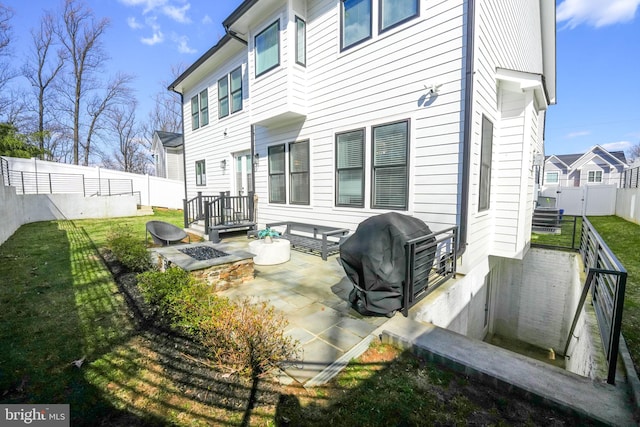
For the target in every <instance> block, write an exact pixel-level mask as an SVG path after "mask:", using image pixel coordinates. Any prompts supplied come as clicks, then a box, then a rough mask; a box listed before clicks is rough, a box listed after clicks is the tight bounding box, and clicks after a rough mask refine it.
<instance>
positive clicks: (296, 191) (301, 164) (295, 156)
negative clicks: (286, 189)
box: [289, 141, 310, 205]
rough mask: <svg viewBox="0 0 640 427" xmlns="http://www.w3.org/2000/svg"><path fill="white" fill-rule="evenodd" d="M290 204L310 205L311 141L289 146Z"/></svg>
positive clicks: (293, 143) (294, 143)
mask: <svg viewBox="0 0 640 427" xmlns="http://www.w3.org/2000/svg"><path fill="white" fill-rule="evenodd" d="M289 182H290V192H291V194H289V202H290V203H291V204H294V205H308V204H309V198H310V197H309V193H310V191H309V141H301V142H292V143H290V144H289Z"/></svg>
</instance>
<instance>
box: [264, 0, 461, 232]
mask: <svg viewBox="0 0 640 427" xmlns="http://www.w3.org/2000/svg"><path fill="white" fill-rule="evenodd" d="M373 3H374V10H376V9H377V2H373ZM338 6H339V5H338V2H335V1H333V0H327V1H323V2H313V3H312V4H310V7H309V9H308V11H307V13H308V15H307V40H308V44H307V50H308V60H307V68H306V78H307V82H308V89H307V90H308V92H307V93H308V100H309V103H308V115H307V118H306V120H304V121H299V122H294V123H291V124H289V125H286V126H283V127H279V128H277V127H276V125H275V124H273V125H271V124H270V125H269V128H268V129H267V128H262V127H261V128H259V130H258V131H257V133H256V144H257V148H258V151H259V152H260V157H261V158H262V157H263V156H266V151H267V146H269V145H273V144H276V143H283V142H284V143H286V142H292V141H300V140H307V139H308V140H309V141H310V149H311V159H312V160H311V204H310V205H309V206H296V205H278V204H269V203H268V202H267V199H268V192H267V184H266V183H267V168H266V162H265V164H264V166H263V165H262V164H261V165H260V170H259V171H258V172H257V174H256V180H257V182H256V190H257V192H258V193H259V196H260V202H259V220H260V222H261V223H266V222H270V221H275V220H282V219H294V220H299V221H311V222H316V223H322V224H332V225H337V226H342V227H347V228H350V229H355V228H356V227H357V225H358V224H359V223H360V222H361V221H362V220H364V219H366V218H368V217H370V216H372V215H376V214H379V213H382V212H384V211H381V210H378V209H371V208H370V206H371V196H370V194H371V183H370V175H371V171H370V167H371V164H370V163H371V152H370V147H371V126H372V125H378V124H384V123H389V122H393V121H397V120H404V119H408V120H410V148H409V157H410V183H409V188H410V189H411V190H410V194H409V209H408V210H407V211H406V212H404V213H407V214H411V215H415V216H417V217H419V218H421V219H423V220H425V221H426V222H427V223H428V224H429V225H430V226H431V228H432V229H434V230H437V229H442V228H445V227H448V226H451V225H454V224H455V223H456V214H457V212H458V193H459V182H458V173H459V164H460V162H461V156H460V144H461V139H462V126H461V124H460V122H461V119H462V116H463V111H462V105H463V104H462V103H463V90H462V89H463V80H462V77H463V72H464V69H463V59H464V49H463V42H464V38H463V35H464V11H465V9H464V2H463V1H457V2H452V1H441V2H438V3H433V2H425V1H423V2H421V11H420V15H421V16H420V18H419V19H415V20H412V21H410V22H408V23H406V24H403V25H401V26H399V27H398V28H396V29H393V30H390V31H387V32H385V33H383V34H378V32H377V20H376V19H375V18H374V31H373V33H374V35H373V38H372V39H371V40H369V41H367V42H364V43H362V44H361V45H358V46H354V47H352V48H350V49H347V50H345V51H344V52H340V42H339V35H340V26H339V15H340V14H339V8H338ZM376 16H377V14H376V13H375V12H374V17H376ZM435 81H438V82H440V83H442V84H443V85H442V87H441V88H440V90H439V93H438V95H437V97H435V99H434V100H433V102H432V103H431V104H430V105H427V104H425V96H426V93H427V90H426V89H425V87H424V86H425V85H426V84H429V83H433V82H435ZM359 128H365V129H366V132H365V138H366V144H365V146H366V150H367V152H366V154H365V159H366V160H365V161H366V163H365V176H366V183H365V193H364V194H365V208H343V207H335V206H334V205H335V203H334V199H335V160H334V159H335V148H334V145H335V134H336V133H338V132H343V131H348V130H354V129H359ZM287 184H288V183H287ZM287 190H288V188H287Z"/></svg>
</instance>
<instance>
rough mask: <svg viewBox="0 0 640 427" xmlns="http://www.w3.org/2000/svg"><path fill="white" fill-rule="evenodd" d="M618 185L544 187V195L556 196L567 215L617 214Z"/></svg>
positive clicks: (559, 207) (558, 203)
mask: <svg viewBox="0 0 640 427" xmlns="http://www.w3.org/2000/svg"><path fill="white" fill-rule="evenodd" d="M617 191H618V188H617V186H616V185H585V186H582V187H544V188H543V189H542V193H541V194H542V197H554V198H556V207H557V208H558V209H564V213H565V214H567V215H587V216H588V215H593V216H599V215H616V193H617Z"/></svg>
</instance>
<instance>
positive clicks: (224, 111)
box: [218, 76, 229, 119]
mask: <svg viewBox="0 0 640 427" xmlns="http://www.w3.org/2000/svg"><path fill="white" fill-rule="evenodd" d="M228 115H229V80H228V79H227V76H224V77H223V78H221V79H220V80H218V118H219V119H221V118H223V117H227V116H228Z"/></svg>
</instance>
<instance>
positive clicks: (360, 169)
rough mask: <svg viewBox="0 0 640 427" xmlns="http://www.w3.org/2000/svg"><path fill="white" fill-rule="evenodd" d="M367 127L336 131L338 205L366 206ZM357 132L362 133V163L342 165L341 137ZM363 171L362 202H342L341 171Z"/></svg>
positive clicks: (336, 200)
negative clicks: (349, 165)
mask: <svg viewBox="0 0 640 427" xmlns="http://www.w3.org/2000/svg"><path fill="white" fill-rule="evenodd" d="M366 132H367V130H366V128H360V129H353V130H349V131H345V132H339V133H336V135H335V147H336V163H335V172H336V173H335V182H336V193H335V205H336V206H340V207H351V208H364V199H365V193H364V192H365V181H366V176H365V166H366V165H365V156H366V153H365V139H366ZM355 133H359V134H360V150H361V152H362V156H361V161H362V164H361V165H360V166H358V167H356V166H352V167H340V163H341V162H340V157H339V155H340V150H339V148H338V145H339V138H340V136H342V135H349V134H355ZM357 170H359V171H361V174H360V175H361V183H360V199H361V202H360V203H340V172H343V171H357Z"/></svg>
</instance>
